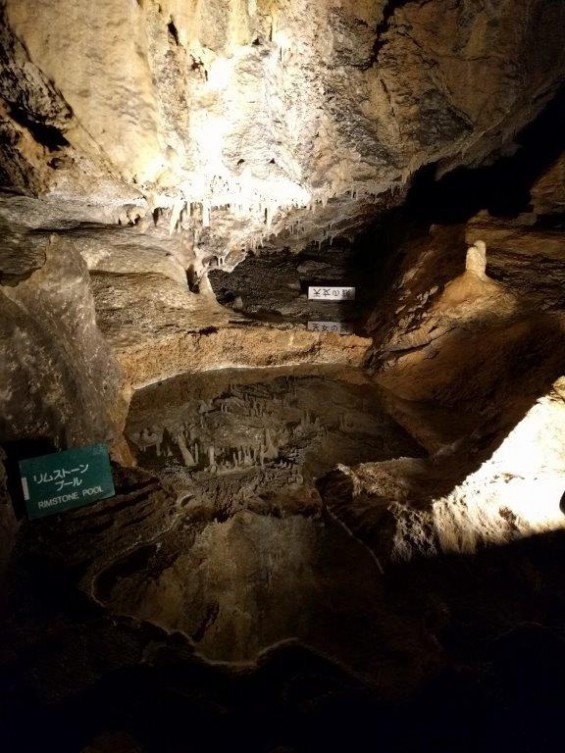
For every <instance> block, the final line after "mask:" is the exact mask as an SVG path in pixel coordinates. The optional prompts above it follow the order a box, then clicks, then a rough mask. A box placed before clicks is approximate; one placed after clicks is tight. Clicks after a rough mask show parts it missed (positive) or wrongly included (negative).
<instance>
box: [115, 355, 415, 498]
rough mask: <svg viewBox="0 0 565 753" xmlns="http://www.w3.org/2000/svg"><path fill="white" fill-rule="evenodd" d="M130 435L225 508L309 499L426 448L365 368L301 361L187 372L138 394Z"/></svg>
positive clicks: (165, 475) (159, 464)
mask: <svg viewBox="0 0 565 753" xmlns="http://www.w3.org/2000/svg"><path fill="white" fill-rule="evenodd" d="M126 436H127V438H128V440H129V442H130V443H131V445H132V447H133V449H134V452H135V454H136V456H137V459H138V462H139V464H140V465H141V466H142V467H144V468H147V469H150V470H152V471H154V472H156V473H157V474H158V475H159V476H160V477H161V478H162V479H163V481H164V482H165V483H167V485H169V486H170V487H172V488H173V489H175V491H177V492H179V493H180V492H182V491H183V490H190V492H191V493H192V495H195V494H205V495H207V496H208V498H209V499H211V500H213V501H214V502H215V503H216V504H218V505H219V506H220V507H221V508H222V509H225V508H226V505H228V506H229V507H230V508H231V509H237V508H240V507H241V506H242V505H243V506H246V504H247V503H249V502H250V501H252V500H257V499H258V498H262V499H266V498H269V499H271V500H272V499H273V498H274V497H289V496H290V497H296V496H297V495H298V496H300V497H302V498H303V501H304V502H306V501H307V500H308V499H309V498H310V496H311V495H310V492H311V491H312V490H313V482H314V480H315V478H317V477H319V476H320V475H321V474H323V473H326V472H327V471H329V470H330V469H331V468H332V467H334V466H335V465H336V464H338V463H344V464H355V463H359V462H366V461H369V460H385V459H389V458H393V457H398V456H399V455H406V454H410V455H418V454H420V452H419V448H418V446H417V445H415V443H414V442H413V441H412V440H411V439H410V437H409V436H408V435H407V434H406V433H405V432H404V431H403V430H402V429H400V427H398V425H397V424H396V423H395V422H394V421H393V420H392V419H391V418H390V417H389V416H388V415H387V414H386V413H385V411H384V410H383V408H382V406H381V401H380V399H379V393H378V390H377V388H376V387H375V386H374V385H372V384H371V383H370V381H369V380H368V379H367V377H366V376H365V375H364V374H363V373H362V372H359V371H352V370H343V369H341V370H340V369H335V368H334V369H332V368H317V369H315V370H314V369H312V368H311V367H310V368H309V369H307V368H306V367H300V368H295V369H284V370H279V369H277V370H243V371H242V370H233V369H232V370H226V371H222V372H214V373H213V374H200V375H190V376H186V377H180V378H177V379H173V380H170V381H168V382H165V383H162V384H159V385H156V386H153V387H150V388H147V389H145V390H142V391H140V392H138V393H137V394H136V395H135V397H134V400H133V402H132V405H131V411H130V416H129V419H128V425H127V429H126Z"/></svg>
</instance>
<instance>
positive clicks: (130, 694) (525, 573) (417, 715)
mask: <svg viewBox="0 0 565 753" xmlns="http://www.w3.org/2000/svg"><path fill="white" fill-rule="evenodd" d="M387 404H388V403H387V397H386V396H385V395H384V394H383V393H382V392H381V391H380V389H378V388H377V387H375V385H374V384H373V383H372V382H371V381H370V378H369V377H368V375H367V374H366V373H364V372H361V371H359V370H354V369H353V370H352V369H346V368H336V367H333V368H328V367H312V366H309V367H306V366H302V367H294V368H284V369H270V370H265V369H262V370H247V369H230V370H225V371H221V372H214V373H207V374H199V375H198V374H190V375H185V376H182V377H177V378H175V379H171V380H168V381H164V382H162V383H160V384H156V385H153V386H152V387H148V388H145V389H143V390H139V391H138V392H137V393H135V395H134V397H133V400H132V403H131V409H130V414H129V418H128V422H127V426H126V436H127V439H128V441H129V443H130V447H131V449H132V451H133V453H134V454H135V456H136V459H137V463H138V467H137V468H129V469H125V468H120V467H117V466H116V467H115V469H114V471H115V482H116V497H114V498H113V499H111V500H105V501H102V502H99V503H96V504H94V505H92V506H90V507H86V508H82V509H78V510H73V511H70V512H68V513H65V514H64V515H60V516H53V517H51V518H46V519H44V520H40V521H36V522H35V523H34V524H33V525H31V524H28V525H25V526H23V528H22V529H21V531H20V535H19V537H18V542H17V545H16V550H15V553H14V556H13V558H12V565H11V570H10V573H9V578H8V586H7V590H6V593H4V594H3V596H2V607H3V612H4V615H5V619H4V621H3V627H2V629H1V633H0V645H1V647H2V648H1V650H0V672H1V673H2V677H3V679H4V682H3V684H2V691H1V694H0V701H1V703H0V707H1V709H2V711H1V712H0V740H2V741H3V740H4V739H5V740H6V745H5V746H4V748H3V749H6V750H8V751H10V753H11V751H14V753H15V752H16V751H18V753H20V752H21V753H27V751H30V750H35V749H37V748H38V746H39V747H42V748H43V749H46V750H52V749H53V750H55V749H56V750H57V751H58V753H145V752H146V753H189V751H204V750H206V751H209V750H211V751H218V752H219V751H225V750H237V751H239V750H245V751H249V753H292V752H293V751H294V753H298V752H300V753H316V752H317V751H320V753H321V752H322V751H324V753H326V752H327V751H335V753H338V751H339V753H341V752H342V751H344V750H351V751H354V752H355V753H356V752H357V751H359V752H361V751H364V750H367V749H378V750H383V751H386V752H387V753H395V752H396V751H414V753H423V752H426V753H442V752H445V753H459V752H461V753H464V752H465V751H469V752H470V753H471V751H472V752H473V753H474V752H475V751H477V752H478V751H481V753H485V752H486V753H490V751H493V753H494V751H496V752H497V753H500V751H510V750H512V751H521V752H523V753H530V752H532V753H533V752H534V751H535V753H542V751H546V750H549V749H550V748H551V736H552V734H553V733H554V732H555V731H556V730H557V729H558V728H559V725H560V723H561V722H560V720H561V708H562V702H563V699H564V698H565V686H564V684H563V677H564V676H565V589H564V587H563V582H562V568H561V562H562V561H563V560H562V552H563V532H555V533H552V534H547V535H544V536H538V537H534V538H531V539H530V540H525V541H521V542H514V543H512V544H509V545H507V546H503V547H502V546H501V547H492V548H489V549H484V550H479V551H478V552H477V553H476V554H475V555H473V556H463V555H457V556H456V555H450V556H447V555H438V556H436V557H431V558H428V559H415V560H414V561H412V562H409V563H399V562H396V563H392V562H387V563H385V565H384V567H383V566H382V563H381V562H380V561H379V560H378V559H377V558H376V557H375V554H374V553H373V552H372V551H371V550H370V549H369V548H368V547H367V546H366V545H365V544H363V543H362V540H361V539H362V537H360V538H359V539H358V538H357V537H356V536H353V535H351V533H350V532H349V531H348V530H347V529H346V528H345V527H344V526H343V524H342V523H341V522H340V521H339V520H338V519H336V518H335V517H334V516H333V515H332V514H331V512H330V511H329V510H328V508H327V507H326V506H325V505H324V504H323V502H322V499H321V497H320V494H319V489H318V486H317V484H316V481H317V480H319V479H320V477H324V476H325V475H326V474H327V473H328V471H330V470H331V469H332V468H333V467H334V466H335V465H336V464H337V463H344V462H347V463H351V464H355V463H360V462H363V461H379V460H383V461H386V460H389V459H395V458H402V457H411V458H414V459H418V458H421V457H423V456H425V455H426V453H425V451H424V450H423V448H422V446H420V445H419V444H418V443H417V442H416V441H415V440H414V439H412V437H411V436H410V435H409V434H408V433H406V431H404V430H403V429H402V428H401V427H400V426H399V425H398V424H397V423H396V422H395V421H394V419H393V418H391V415H390V414H389V412H388V410H387V409H386V407H385V406H386V405H387ZM453 421H454V422H456V421H457V417H454V418H453ZM452 430H453V427H450V431H452ZM30 716H31V717H32V718H33V719H35V720H37V723H36V724H34V725H29V724H26V723H27V720H28V719H29V717H30Z"/></svg>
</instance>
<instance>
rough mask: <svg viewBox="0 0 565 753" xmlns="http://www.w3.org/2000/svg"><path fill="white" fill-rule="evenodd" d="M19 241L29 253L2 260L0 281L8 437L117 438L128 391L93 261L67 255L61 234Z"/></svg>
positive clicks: (72, 441)
mask: <svg viewBox="0 0 565 753" xmlns="http://www.w3.org/2000/svg"><path fill="white" fill-rule="evenodd" d="M13 243H14V246H15V248H16V250H19V249H22V255H21V256H20V257H19V259H17V261H18V262H19V263H18V264H17V263H16V259H14V260H13V264H12V267H10V268H9V269H8V267H7V265H4V264H3V265H2V272H3V275H2V277H3V280H2V281H3V282H4V284H2V285H1V286H0V396H1V400H2V418H1V421H0V434H1V436H2V441H4V442H9V441H13V440H21V439H27V440H38V439H48V440H50V441H51V442H52V443H53V444H55V445H56V446H59V447H60V448H66V447H67V446H71V447H72V446H74V445H79V444H88V443H90V442H101V441H112V440H114V439H116V438H117V437H119V435H120V430H121V426H122V424H123V422H124V421H125V410H126V407H127V402H126V395H125V394H124V393H123V392H122V389H123V385H122V379H121V375H120V373H119V369H118V366H117V363H116V361H115V359H114V356H113V355H112V353H111V352H110V350H109V348H108V346H107V344H106V342H105V341H104V340H103V338H102V335H101V334H100V331H99V330H98V327H97V324H96V318H95V311H94V301H93V298H92V294H91V292H90V286H89V276H88V269H87V267H86V264H85V263H84V261H83V259H82V258H81V256H80V255H79V254H78V253H77V252H76V251H75V252H74V253H73V252H72V251H71V250H70V249H68V248H67V249H66V252H65V253H62V251H61V248H59V241H58V236H57V235H56V234H53V235H51V236H46V235H45V234H38V236H36V237H34V238H32V239H30V238H29V237H26V235H22V236H20V237H18V236H16V237H15V238H13ZM34 245H35V256H32V258H31V259H29V258H28V259H27V260H26V256H25V250H26V246H27V251H28V254H29V255H30V256H31V253H30V251H31V250H33V248H34ZM22 256H23V260H22ZM26 261H27V265H26V263H25V262H26ZM33 264H35V268H34V266H33ZM7 272H10V273H11V274H6V273H7Z"/></svg>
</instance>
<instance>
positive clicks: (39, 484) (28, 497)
mask: <svg viewBox="0 0 565 753" xmlns="http://www.w3.org/2000/svg"><path fill="white" fill-rule="evenodd" d="M20 475H21V480H22V489H23V492H24V499H25V502H26V506H27V511H28V515H29V517H30V519H34V518H42V517H43V516H44V515H53V514H54V513H57V512H63V510H70V509H72V508H73V507H82V505H87V504H88V503H89V502H95V501H97V500H99V499H107V498H108V497H113V496H114V494H115V492H114V482H113V479H112V469H111V468H110V460H109V458H108V450H107V448H106V445H105V444H95V445H90V446H89V447H80V448H79V449H76V450H65V451H64V452H56V453H53V454H51V455H42V456H41V457H38V458H31V459H30V460H20Z"/></svg>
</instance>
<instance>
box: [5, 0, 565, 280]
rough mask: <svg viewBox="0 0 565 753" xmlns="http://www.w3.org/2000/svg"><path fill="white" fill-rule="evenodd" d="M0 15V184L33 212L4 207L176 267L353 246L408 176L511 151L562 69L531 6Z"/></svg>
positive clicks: (14, 10) (73, 4)
mask: <svg viewBox="0 0 565 753" xmlns="http://www.w3.org/2000/svg"><path fill="white" fill-rule="evenodd" d="M0 12H1V13H2V25H1V31H0V34H1V35H2V45H1V47H2V52H1V53H0V98H1V99H0V102H1V104H0V108H1V109H0V128H1V131H2V141H1V147H0V175H1V176H2V183H3V184H4V185H5V187H6V188H9V189H11V190H12V191H13V192H16V193H17V194H19V195H23V196H26V197H30V198H39V199H41V206H39V207H38V206H37V205H36V204H35V203H33V202H30V203H27V204H25V203H24V204H20V205H18V206H14V205H13V204H12V210H10V209H8V208H4V209H3V211H4V212H6V213H8V215H9V217H11V218H12V219H13V217H14V213H15V214H17V216H18V218H19V220H20V222H22V223H23V224H31V225H32V226H35V227H37V226H43V227H60V225H61V223H65V222H66V223H69V224H72V223H79V222H97V223H104V224H121V225H132V226H133V225H134V226H135V227H136V228H137V230H138V232H141V233H149V234H154V235H157V236H158V237H160V235H161V234H163V233H167V234H168V233H176V234H178V235H179V238H178V239H177V244H176V245H177V248H178V251H177V253H178V254H179V256H180V257H181V262H182V264H183V265H184V266H185V267H187V266H188V265H189V264H190V263H193V262H195V260H196V264H197V266H206V265H207V264H208V263H209V260H210V259H211V258H214V257H215V258H216V259H217V258H218V257H219V258H220V259H221V262H220V263H223V264H224V265H225V266H226V268H231V267H233V266H234V264H236V263H237V262H238V261H240V260H241V258H242V253H244V252H245V251H247V250H249V249H254V248H257V247H258V246H260V245H262V244H270V245H272V246H273V247H274V248H292V249H299V248H302V247H304V245H306V244H307V243H308V242H310V241H312V240H318V241H319V240H323V239H327V238H328V237H330V236H334V235H339V234H342V235H348V234H351V233H355V232H357V231H358V230H359V228H360V227H361V226H362V225H363V224H364V223H366V222H367V220H368V219H369V218H371V217H372V216H374V214H375V213H376V212H377V211H378V210H379V208H381V209H382V208H385V207H387V206H390V205H391V204H393V203H395V202H396V203H398V202H399V201H400V200H401V199H402V197H403V196H404V193H405V191H406V189H407V187H408V186H409V185H410V181H411V177H412V176H413V175H414V174H415V173H416V172H417V171H418V170H419V169H420V168H421V167H422V166H425V165H430V164H435V165H437V167H438V171H440V172H441V171H443V172H445V171H448V170H451V169H453V168H454V167H457V166H461V165H477V164H481V162H483V161H484V160H486V159H487V158H489V157H492V155H493V154H499V153H501V152H502V153H504V152H508V151H509V150H510V151H511V150H512V141H513V135H514V134H515V133H516V132H517V131H519V130H520V129H521V128H522V127H523V126H524V125H525V124H527V123H528V122H529V121H530V120H532V119H533V118H534V117H535V115H536V114H537V113H538V112H539V111H540V110H541V108H542V107H543V106H544V104H545V103H546V102H547V101H548V100H549V99H550V97H551V96H552V94H553V93H554V92H555V90H556V87H557V86H558V84H559V82H560V80H561V79H562V76H563V70H564V68H565V53H564V51H563V45H562V39H561V34H560V33H558V30H559V29H560V28H562V27H563V25H564V22H565V9H564V7H563V5H562V3H557V2H545V1H544V0H537V1H536V2H531V1H530V0H503V1H501V2H475V1H474V0H473V1H471V0H452V1H447V0H428V1H427V2H417V1H414V2H398V0H396V1H395V0H388V2H386V1H385V0H373V1H369V0H363V1H362V2H353V0H319V2H315V3H313V2H307V0H236V1H234V2H230V3H226V2H224V1H223V0H207V1H206V2H196V0H190V1H188V2H187V1H185V0H161V2H156V1H154V0H138V1H137V2H134V1H133V0H118V1H116V0H101V2H97V3H92V2H90V1H89V0H37V2H33V3H29V2H21V1H20V0H4V1H3V2H2V3H1V4H0ZM6 203H7V204H8V205H10V203H11V202H10V201H9V200H8V199H7V198H6V197H5V198H4V199H3V202H2V204H3V207H5V205H6ZM155 225H157V228H156V227H155Z"/></svg>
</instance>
